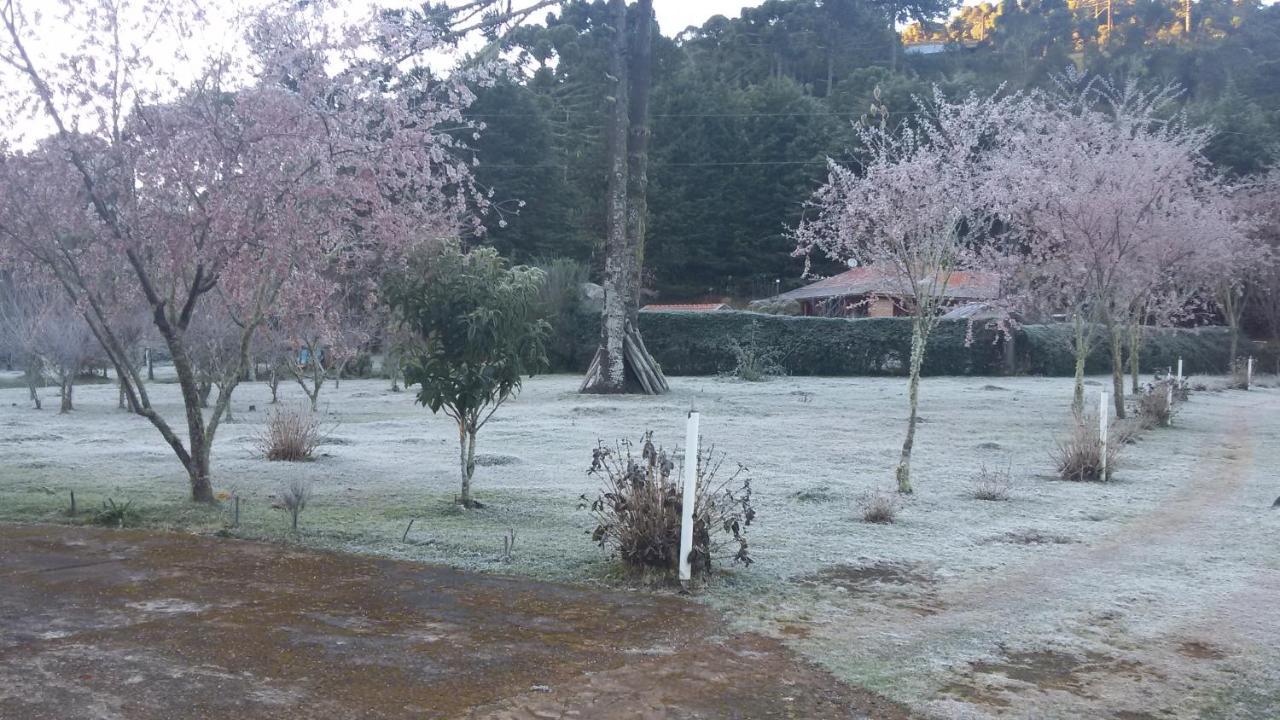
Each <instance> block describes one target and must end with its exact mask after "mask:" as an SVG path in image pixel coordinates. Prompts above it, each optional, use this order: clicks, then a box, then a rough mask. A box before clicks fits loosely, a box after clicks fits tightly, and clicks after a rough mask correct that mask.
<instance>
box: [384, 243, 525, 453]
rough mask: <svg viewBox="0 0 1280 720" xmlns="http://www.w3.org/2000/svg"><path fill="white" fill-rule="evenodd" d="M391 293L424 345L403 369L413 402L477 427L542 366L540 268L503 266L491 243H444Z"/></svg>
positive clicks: (503, 263)
mask: <svg viewBox="0 0 1280 720" xmlns="http://www.w3.org/2000/svg"><path fill="white" fill-rule="evenodd" d="M419 270H420V271H422V272H421V273H420V274H419V273H413V274H411V275H408V276H405V277H402V278H400V279H399V280H398V281H397V282H395V283H393V287H392V288H391V291H390V293H389V295H390V299H391V303H392V305H393V306H394V307H395V309H396V310H398V311H399V312H400V313H401V315H402V316H403V318H404V321H405V325H406V327H407V328H408V329H409V330H410V331H411V332H412V333H414V334H415V335H416V336H417V337H418V339H419V340H420V341H421V343H422V344H421V349H420V350H419V351H418V352H417V353H416V354H415V355H414V356H413V357H412V358H410V359H409V361H408V362H407V363H406V366H405V383H406V384H409V385H419V386H420V387H421V390H420V391H419V392H418V402H420V403H422V404H423V405H425V406H427V407H429V408H431V411H432V412H440V411H441V410H444V412H445V414H447V415H448V416H449V417H451V418H453V419H455V420H457V421H458V422H459V423H460V424H463V425H465V426H466V427H467V428H468V429H478V428H479V426H480V425H482V424H483V422H484V420H485V419H487V418H488V416H489V415H490V414H492V412H493V410H496V409H497V406H498V405H500V404H501V403H502V402H503V401H504V400H506V399H507V398H508V397H510V396H511V395H512V394H513V393H515V392H517V391H518V390H519V389H520V383H521V377H522V376H524V375H533V374H534V373H537V372H541V371H542V370H544V369H545V368H546V367H547V356H546V348H545V342H546V339H547V336H548V334H549V333H550V326H549V325H548V324H547V322H546V320H544V319H542V317H540V315H539V314H538V302H537V300H538V292H539V290H540V288H541V287H542V283H543V277H544V275H543V272H542V271H541V270H538V269H537V268H529V267H523V266H517V267H513V268H508V267H507V265H506V262H505V261H504V260H503V259H502V256H500V255H499V254H498V253H497V251H495V250H493V249H492V248H475V249H473V250H471V251H470V252H463V251H462V250H460V249H458V248H456V247H453V246H449V247H446V248H445V249H444V250H443V251H441V252H440V254H438V255H436V256H434V257H432V258H430V259H429V260H427V261H426V263H425V267H422V268H419Z"/></svg>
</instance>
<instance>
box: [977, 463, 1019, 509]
mask: <svg viewBox="0 0 1280 720" xmlns="http://www.w3.org/2000/svg"><path fill="white" fill-rule="evenodd" d="M1012 487H1013V465H1012V462H1007V463H1005V465H1004V467H997V468H994V469H992V468H988V467H987V465H986V463H983V464H982V466H981V467H980V468H979V469H978V474H977V476H976V477H974V479H973V493H972V494H973V498H974V499H975V500H1008V499H1009V491H1010V489H1012Z"/></svg>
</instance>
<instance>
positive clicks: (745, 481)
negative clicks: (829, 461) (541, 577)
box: [582, 432, 755, 574]
mask: <svg viewBox="0 0 1280 720" xmlns="http://www.w3.org/2000/svg"><path fill="white" fill-rule="evenodd" d="M633 450H634V447H633V445H632V444H631V443H630V442H629V441H625V440H624V441H622V442H619V443H618V444H617V445H616V446H615V447H612V448H610V447H607V446H605V445H604V444H603V443H600V444H599V445H597V446H596V448H595V450H593V451H592V453H591V468H590V470H588V471H587V474H589V475H600V476H601V477H602V478H603V479H604V488H603V489H601V491H600V493H599V495H598V497H597V498H596V499H595V500H594V501H592V502H591V512H592V513H593V514H594V515H595V518H596V528H595V531H594V532H593V533H592V535H591V539H592V540H593V541H595V542H596V543H597V544H599V545H600V547H603V548H608V549H611V550H613V551H614V552H616V553H617V554H618V557H620V558H621V559H622V561H623V562H624V563H625V564H626V565H627V566H628V567H631V568H633V569H656V570H661V571H664V572H670V571H674V570H676V569H677V568H678V567H679V557H680V518H681V511H682V509H683V497H682V494H681V477H682V475H681V473H680V472H678V471H677V469H676V465H675V460H674V458H673V457H672V456H671V455H670V454H668V453H667V451H666V450H663V449H662V448H660V447H655V446H654V444H653V433H652V432H647V433H645V434H644V436H643V437H642V438H641V441H640V454H639V457H636V455H635V453H634V452H633ZM724 459H725V456H724V453H719V454H717V453H716V451H715V448H714V447H708V448H706V449H705V450H700V451H699V453H698V457H697V458H696V462H697V473H696V477H697V481H696V485H695V488H696V496H695V500H694V506H693V550H692V552H691V553H690V557H689V562H690V565H691V566H692V568H693V571H694V573H699V574H700V573H708V572H710V570H711V560H712V558H713V557H720V556H722V555H727V554H728V553H729V552H733V556H732V557H733V561H734V562H740V563H743V564H744V565H750V564H751V562H752V560H751V556H750V555H749V554H748V553H747V538H746V528H747V527H748V526H749V525H751V522H752V520H754V519H755V509H754V508H753V507H752V505H751V479H750V478H749V477H747V476H746V471H747V469H746V468H745V467H743V466H742V465H738V466H737V468H736V469H735V470H734V471H733V472H732V473H721V472H720V470H721V466H722V464H723V463H724ZM582 499H583V501H584V502H585V501H586V500H587V497H586V495H583V496H582Z"/></svg>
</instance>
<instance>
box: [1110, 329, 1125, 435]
mask: <svg viewBox="0 0 1280 720" xmlns="http://www.w3.org/2000/svg"><path fill="white" fill-rule="evenodd" d="M1111 390H1112V392H1113V393H1114V394H1115V397H1114V398H1113V400H1114V401H1115V406H1116V419H1117V420H1123V419H1124V417H1125V415H1124V335H1123V333H1122V331H1121V329H1120V327H1119V326H1117V325H1114V324H1113V325H1112V326H1111Z"/></svg>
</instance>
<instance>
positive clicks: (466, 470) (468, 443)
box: [458, 421, 476, 508]
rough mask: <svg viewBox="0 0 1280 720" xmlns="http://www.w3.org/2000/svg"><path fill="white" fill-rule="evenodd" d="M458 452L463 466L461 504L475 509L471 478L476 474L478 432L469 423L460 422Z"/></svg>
mask: <svg viewBox="0 0 1280 720" xmlns="http://www.w3.org/2000/svg"><path fill="white" fill-rule="evenodd" d="M458 450H459V460H460V461H461V466H462V497H461V499H460V500H459V503H460V504H461V505H462V507H464V508H472V507H475V501H474V500H473V499H472V498H471V478H472V477H474V476H475V474H476V430H475V429H474V428H469V427H468V426H467V423H465V422H462V421H459V422H458Z"/></svg>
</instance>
